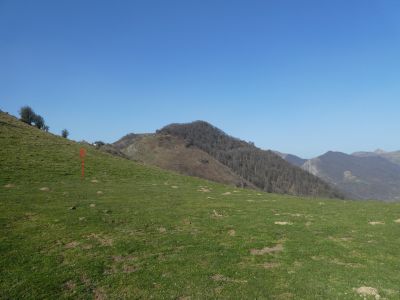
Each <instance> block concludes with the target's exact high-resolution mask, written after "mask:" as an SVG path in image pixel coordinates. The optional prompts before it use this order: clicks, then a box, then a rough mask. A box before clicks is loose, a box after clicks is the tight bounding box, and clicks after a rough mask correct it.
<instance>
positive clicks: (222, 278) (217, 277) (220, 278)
mask: <svg viewBox="0 0 400 300" xmlns="http://www.w3.org/2000/svg"><path fill="white" fill-rule="evenodd" d="M211 279H212V280H214V281H220V282H221V281H222V282H234V283H246V282H247V280H239V279H232V278H229V277H225V276H224V275H221V274H215V275H213V276H211Z"/></svg>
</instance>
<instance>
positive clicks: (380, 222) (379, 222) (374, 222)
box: [368, 221, 385, 225]
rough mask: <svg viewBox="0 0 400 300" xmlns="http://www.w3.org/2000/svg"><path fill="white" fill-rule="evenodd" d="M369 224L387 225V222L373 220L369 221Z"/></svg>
mask: <svg viewBox="0 0 400 300" xmlns="http://www.w3.org/2000/svg"><path fill="white" fill-rule="evenodd" d="M368 224H369V225H385V222H382V221H371V222H368Z"/></svg>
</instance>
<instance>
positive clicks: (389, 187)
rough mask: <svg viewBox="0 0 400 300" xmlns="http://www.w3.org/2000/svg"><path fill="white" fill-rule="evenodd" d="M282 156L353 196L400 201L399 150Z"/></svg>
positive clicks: (348, 195)
mask: <svg viewBox="0 0 400 300" xmlns="http://www.w3.org/2000/svg"><path fill="white" fill-rule="evenodd" d="M279 155H280V156H281V157H282V158H284V159H285V160H287V161H288V162H290V163H291V164H293V165H295V166H299V167H301V168H302V169H303V170H306V171H308V172H310V173H311V174H313V175H315V176H318V177H319V178H321V179H323V180H325V181H326V182H329V183H331V184H333V185H334V186H336V187H337V188H338V189H339V190H340V191H342V192H343V193H344V194H345V195H346V196H347V197H350V198H353V199H376V200H386V201H396V200H400V151H396V152H385V151H383V150H376V151H374V152H356V153H353V154H350V155H349V154H345V153H341V152H332V151H329V152H327V153H325V154H323V155H321V156H318V157H316V158H313V159H310V160H305V159H302V158H300V157H297V156H294V155H290V154H282V153H279Z"/></svg>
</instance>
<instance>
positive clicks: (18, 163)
mask: <svg viewBox="0 0 400 300" xmlns="http://www.w3.org/2000/svg"><path fill="white" fill-rule="evenodd" d="M80 147H82V145H80V144H77V143H75V142H72V141H69V140H66V139H62V138H60V137H57V136H53V135H51V134H47V133H44V132H42V131H39V130H36V129H34V128H32V127H30V126H28V125H25V124H22V123H20V122H19V121H17V120H15V119H13V118H12V117H10V116H7V115H4V114H1V117H0V164H1V174H0V299H59V298H61V299H64V298H65V299H182V300H183V299H363V298H364V297H365V298H366V299H400V290H399V288H400V223H397V222H396V220H398V219H400V204H398V203H382V202H375V201H368V202H357V201H344V200H327V199H311V198H298V197H291V196H282V195H275V194H266V193H261V192H258V191H254V190H246V189H237V188H234V187H230V186H224V185H220V184H216V183H212V182H208V181H205V180H201V179H197V178H192V177H185V176H180V175H178V174H174V173H171V172H166V171H162V170H159V169H157V168H151V167H147V166H143V165H140V164H138V163H135V162H132V161H128V160H125V159H122V158H117V157H113V156H111V155H109V154H105V153H101V152H99V151H97V150H96V149H94V148H92V147H90V146H85V147H86V149H87V158H86V177H85V178H84V179H83V180H82V179H81V178H80V158H79V148H80ZM371 222H372V223H371ZM360 287H372V288H374V289H376V293H375V294H374V293H372V294H371V295H367V294H362V293H361V294H360V292H359V291H357V290H356V289H358V288H360Z"/></svg>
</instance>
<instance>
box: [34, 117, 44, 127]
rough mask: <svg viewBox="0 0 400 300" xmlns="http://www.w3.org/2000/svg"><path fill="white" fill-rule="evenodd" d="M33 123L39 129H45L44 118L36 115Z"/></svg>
mask: <svg viewBox="0 0 400 300" xmlns="http://www.w3.org/2000/svg"><path fill="white" fill-rule="evenodd" d="M32 122H33V124H34V125H35V126H36V127H37V128H39V129H44V126H45V124H44V119H43V117H42V116H39V115H36V114H35V115H34V116H33V120H32Z"/></svg>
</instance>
